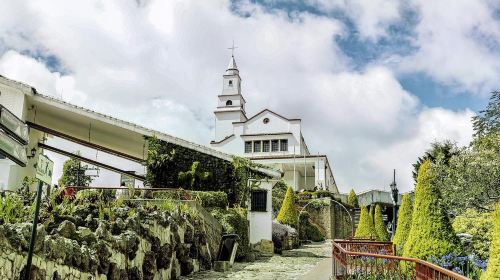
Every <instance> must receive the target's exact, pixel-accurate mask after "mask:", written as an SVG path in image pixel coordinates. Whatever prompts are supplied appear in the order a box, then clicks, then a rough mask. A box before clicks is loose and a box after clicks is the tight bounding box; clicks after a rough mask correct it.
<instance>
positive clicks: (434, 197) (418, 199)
mask: <svg viewBox="0 0 500 280" xmlns="http://www.w3.org/2000/svg"><path fill="white" fill-rule="evenodd" d="M429 167H430V162H429V161H425V162H424V163H422V165H421V166H420V168H419V172H418V177H417V186H416V189H415V205H414V209H413V217H412V223H411V229H410V234H409V236H408V239H407V241H406V243H405V247H404V250H403V251H404V252H403V256H405V257H413V258H419V259H424V260H426V259H428V258H429V257H430V256H434V257H437V258H440V257H442V256H444V255H446V254H448V253H452V252H455V253H457V252H458V251H459V249H460V245H459V244H460V241H459V240H458V237H457V236H456V235H455V232H454V231H453V228H452V226H451V223H450V220H449V219H448V216H447V215H446V213H445V211H444V209H443V207H442V206H441V204H440V193H439V190H438V189H436V188H435V187H434V185H433V180H434V175H433V174H432V173H431V172H430V170H429Z"/></svg>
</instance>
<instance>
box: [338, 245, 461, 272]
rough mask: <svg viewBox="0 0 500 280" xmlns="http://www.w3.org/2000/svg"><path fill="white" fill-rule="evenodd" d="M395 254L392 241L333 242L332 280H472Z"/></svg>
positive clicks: (421, 261)
mask: <svg viewBox="0 0 500 280" xmlns="http://www.w3.org/2000/svg"><path fill="white" fill-rule="evenodd" d="M395 253H396V252H395V249H394V245H393V244H392V243H391V242H376V241H368V240H334V242H333V270H332V271H333V279H366V280H369V279H377V280H378V279H395V280H396V279H397V280H407V279H408V280H410V279H411V280H413V279H416V280H430V279H440V280H441V279H443V280H452V279H453V280H468V279H469V278H467V277H465V276H463V275H460V274H458V273H455V272H452V271H450V270H447V269H444V268H442V267H440V266H437V265H435V264H432V263H429V262H426V261H423V260H420V259H414V258H405V257H400V256H396V255H395Z"/></svg>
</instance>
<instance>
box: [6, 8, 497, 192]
mask: <svg viewBox="0 0 500 280" xmlns="http://www.w3.org/2000/svg"><path fill="white" fill-rule="evenodd" d="M443 11H445V12H443ZM232 40H234V41H235V42H236V45H237V46H238V49H237V50H236V52H235V57H236V61H237V64H238V66H239V68H240V74H241V76H242V79H243V84H242V88H243V95H244V97H245V99H246V100H247V105H246V111H247V113H248V115H252V114H253V113H256V112H258V111H260V110H262V109H263V108H269V109H271V110H273V111H276V112H278V113H280V114H282V115H284V116H287V117H290V118H301V119H302V124H303V127H302V131H303V133H304V136H305V138H306V141H307V144H308V147H309V149H310V150H311V151H312V152H313V153H315V154H316V153H321V154H326V155H328V157H329V162H330V163H331V164H332V165H333V167H334V175H335V178H336V181H337V182H338V184H339V187H340V189H341V191H348V190H349V189H350V188H355V189H357V190H366V189H370V188H387V186H388V184H389V183H390V180H391V174H392V169H393V168H396V169H398V174H399V180H400V181H399V182H400V183H399V185H400V186H401V188H402V189H403V190H410V189H411V188H412V187H413V182H412V177H411V171H412V170H411V169H412V163H414V162H415V160H416V159H417V158H418V156H420V155H421V154H422V153H423V152H425V150H426V149H427V148H428V147H429V146H430V143H432V142H434V141H442V140H445V139H449V140H452V141H455V142H456V143H457V144H458V145H467V144H468V143H469V142H470V139H471V135H472V126H471V123H470V119H471V117H472V116H473V115H474V114H475V113H477V112H478V111H479V110H481V109H483V108H484V107H485V105H486V103H487V100H488V97H489V93H490V92H491V91H493V90H499V88H500V79H499V78H498V77H500V48H499V46H500V2H499V1H495V0H477V1H467V0H464V1H456V0H442V1H428V0H300V1H299V0H289V1H285V0H259V1H257V0H233V1H231V0H207V1H198V0H183V1H161V0H150V1H116V2H115V1H100V0H90V1H65V0H55V1H50V2H39V1H10V2H8V3H5V4H4V5H3V6H2V9H1V10H0V75H4V76H7V77H9V78H12V79H16V80H19V81H23V82H25V83H28V84H30V85H32V86H34V87H36V88H37V90H38V91H39V92H42V93H44V94H48V95H52V96H54V97H56V98H61V99H63V100H65V101H67V102H71V103H74V104H77V105H80V106H84V107H87V108H90V109H93V110H95V111H99V112H104V113H106V114H109V115H112V116H114V117H118V118H122V119H125V120H127V121H131V122H135V123H138V124H141V125H144V126H147V127H150V128H152V129H156V130H159V131H163V132H165V133H169V134H172V135H174V136H177V137H182V138H185V139H187V140H190V141H194V142H197V143H199V144H203V145H209V143H210V140H212V138H213V135H214V125H213V124H214V116H213V110H214V108H215V107H216V104H217V95H218V94H219V92H220V90H221V81H222V74H223V73H224V70H225V67H226V66H227V63H228V60H229V57H230V52H229V51H228V49H227V48H228V47H229V46H230V45H231V43H232ZM94 156H95V155H94ZM54 157H55V158H56V159H57V160H56V168H57V166H59V167H61V166H62V162H63V160H64V158H61V157H57V156H54ZM56 172H57V170H56ZM56 177H57V173H56ZM101 177H102V178H99V181H98V182H97V184H102V185H105V184H112V183H113V182H117V181H118V180H119V178H117V177H116V176H115V175H110V174H108V175H107V176H101Z"/></svg>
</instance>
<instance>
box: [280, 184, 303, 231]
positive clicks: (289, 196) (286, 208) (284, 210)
mask: <svg viewBox="0 0 500 280" xmlns="http://www.w3.org/2000/svg"><path fill="white" fill-rule="evenodd" d="M298 218H299V214H298V211H297V208H296V207H295V195H294V193H293V189H292V187H288V190H287V191H286V195H285V199H284V200H283V204H282V205H281V210H280V213H279V214H278V218H277V220H278V222H280V223H282V224H286V225H290V226H293V227H296V226H297V223H298Z"/></svg>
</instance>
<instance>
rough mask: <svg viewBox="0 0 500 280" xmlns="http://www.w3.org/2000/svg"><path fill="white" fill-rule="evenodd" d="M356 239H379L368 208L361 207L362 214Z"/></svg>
mask: <svg viewBox="0 0 500 280" xmlns="http://www.w3.org/2000/svg"><path fill="white" fill-rule="evenodd" d="M354 237H358V238H374V237H377V233H376V232H375V227H374V225H373V220H372V217H371V215H370V213H369V210H368V206H362V207H361V214H360V216H359V223H358V228H357V229H356V234H355V235H354Z"/></svg>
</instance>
